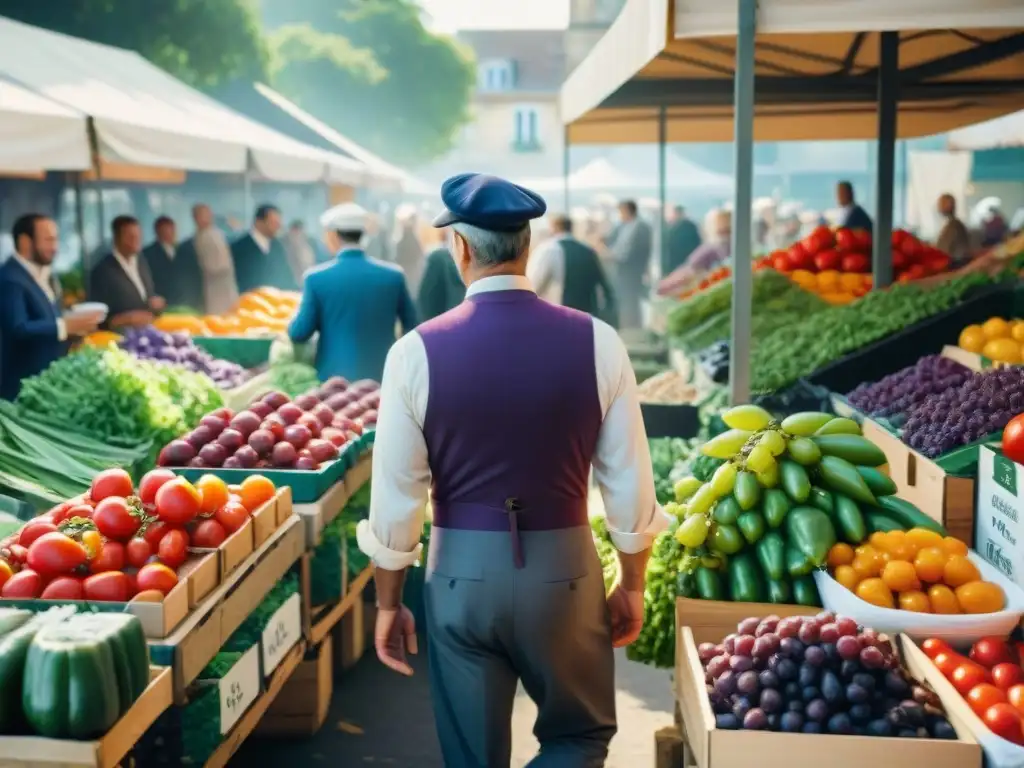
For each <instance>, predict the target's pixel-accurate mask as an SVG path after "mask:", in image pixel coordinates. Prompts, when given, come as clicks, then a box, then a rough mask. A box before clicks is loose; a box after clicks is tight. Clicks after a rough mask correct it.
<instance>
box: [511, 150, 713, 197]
mask: <svg viewBox="0 0 1024 768" xmlns="http://www.w3.org/2000/svg"><path fill="white" fill-rule="evenodd" d="M657 162H658V160H657V157H656V156H655V155H654V153H652V152H649V151H644V150H640V151H637V149H636V148H631V149H630V150H628V151H626V152H623V151H620V150H617V149H613V150H611V151H610V152H609V154H608V155H607V156H605V157H599V158H596V159H594V160H591V161H590V162H589V163H587V164H586V165H584V166H583V167H582V168H579V169H578V170H577V171H575V172H574V173H572V174H570V175H569V190H570V192H572V191H576V192H622V191H626V190H636V189H651V188H652V187H655V186H657V184H658V169H657ZM627 168H628V169H629V170H625V169H627ZM665 178H666V183H665V186H666V189H668V190H671V191H672V192H681V191H686V192H690V193H706V194H708V195H714V196H717V195H724V194H728V193H729V192H730V191H731V190H732V178H731V177H729V176H726V175H725V174H721V173H715V172H714V171H710V170H708V169H707V168H702V167H701V166H699V165H697V164H696V163H693V162H691V161H689V160H686V159H685V158H682V157H680V156H679V155H677V154H675V153H674V152H672V151H671V150H669V151H668V152H667V153H666V156H665ZM519 183H520V184H522V185H523V186H524V187H527V188H529V189H533V190H535V191H537V192H559V191H562V190H563V189H564V188H565V181H564V179H562V178H561V177H558V176H553V177H548V178H543V179H524V180H521V181H520V182H519Z"/></svg>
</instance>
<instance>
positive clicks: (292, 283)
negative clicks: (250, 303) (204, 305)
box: [231, 205, 299, 293]
mask: <svg viewBox="0 0 1024 768" xmlns="http://www.w3.org/2000/svg"><path fill="white" fill-rule="evenodd" d="M280 231H281V211H279V210H278V209H277V208H276V207H274V206H273V205H261V206H260V207H259V208H257V209H256V215H255V216H254V217H253V223H252V229H251V230H249V231H248V232H247V233H246V234H244V235H242V237H240V238H239V239H238V240H236V241H235V242H234V243H233V244H232V245H231V258H232V259H233V260H234V262H235V277H236V278H237V280H238V292H239V293H245V292H246V291H251V290H253V289H254V288H260V287H263V286H270V287H272V288H279V289H281V290H283V291H296V290H298V289H299V286H298V283H297V282H296V280H295V276H294V275H293V274H292V271H291V268H290V267H289V266H288V253H287V251H285V248H284V245H283V244H282V243H281V241H280V240H278V239H277V235H278V233H279V232H280Z"/></svg>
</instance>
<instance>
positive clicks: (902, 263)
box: [892, 251, 910, 271]
mask: <svg viewBox="0 0 1024 768" xmlns="http://www.w3.org/2000/svg"><path fill="white" fill-rule="evenodd" d="M909 266H910V259H908V258H907V257H906V255H905V254H903V253H900V252H899V251H893V252H892V268H893V270H894V271H899V270H901V269H906V268H907V267H909Z"/></svg>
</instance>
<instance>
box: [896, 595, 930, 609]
mask: <svg viewBox="0 0 1024 768" xmlns="http://www.w3.org/2000/svg"><path fill="white" fill-rule="evenodd" d="M899 609H900V610H901V611H913V612H914V613H931V612H932V604H931V603H930V602H929V601H928V595H926V594H925V593H924V592H922V591H920V590H918V589H913V590H910V591H909V592H901V593H900V597H899Z"/></svg>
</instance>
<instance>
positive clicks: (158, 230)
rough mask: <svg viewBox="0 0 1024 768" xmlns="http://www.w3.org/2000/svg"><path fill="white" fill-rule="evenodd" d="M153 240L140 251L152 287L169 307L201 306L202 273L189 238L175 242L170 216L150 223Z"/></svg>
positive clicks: (174, 230) (175, 231)
mask: <svg viewBox="0 0 1024 768" xmlns="http://www.w3.org/2000/svg"><path fill="white" fill-rule="evenodd" d="M153 232H154V234H155V235H156V240H154V241H153V242H152V243H150V244H149V245H148V246H146V248H145V250H143V251H142V256H143V259H144V260H145V262H146V266H148V267H149V273H150V274H151V275H152V276H153V285H154V287H155V288H156V291H157V292H158V293H159V294H160V295H161V296H163V297H164V300H165V301H166V302H167V304H168V305H169V306H172V307H189V308H191V309H198V310H202V308H203V274H202V272H200V271H199V259H198V257H197V256H196V250H195V248H194V247H193V246H192V242H191V241H188V242H186V243H182V244H181V245H178V238H177V227H176V226H175V224H174V219H172V218H171V217H170V216H161V217H159V218H158V219H157V220H156V222H155V223H154V224H153Z"/></svg>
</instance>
